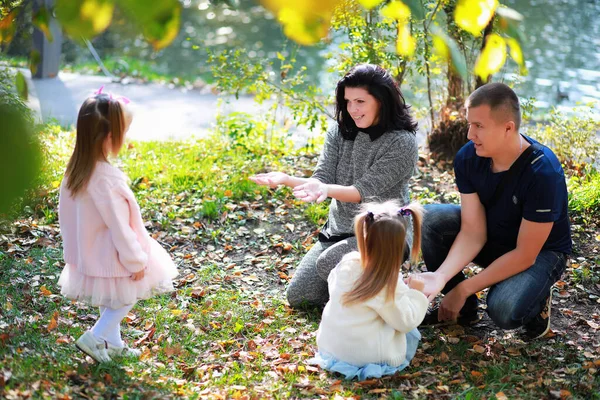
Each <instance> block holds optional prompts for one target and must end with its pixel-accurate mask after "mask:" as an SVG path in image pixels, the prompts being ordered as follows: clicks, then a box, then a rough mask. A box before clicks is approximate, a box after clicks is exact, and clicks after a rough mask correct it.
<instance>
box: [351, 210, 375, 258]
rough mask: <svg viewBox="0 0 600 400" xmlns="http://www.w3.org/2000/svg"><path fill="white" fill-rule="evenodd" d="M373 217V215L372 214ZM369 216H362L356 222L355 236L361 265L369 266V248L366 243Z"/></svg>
mask: <svg viewBox="0 0 600 400" xmlns="http://www.w3.org/2000/svg"><path fill="white" fill-rule="evenodd" d="M371 215H373V213H371ZM366 219H367V214H366V213H365V214H360V215H358V216H357V217H356V218H355V220H354V235H355V237H356V242H357V244H358V252H359V253H360V263H361V265H366V264H367V246H366V243H365V237H366V234H367V223H366V221H365V220H366Z"/></svg>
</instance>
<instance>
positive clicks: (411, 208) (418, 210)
mask: <svg viewBox="0 0 600 400" xmlns="http://www.w3.org/2000/svg"><path fill="white" fill-rule="evenodd" d="M398 215H399V216H401V217H404V216H409V215H410V216H411V217H412V219H413V242H412V248H411V250H410V261H411V263H412V264H416V263H417V261H418V259H419V251H420V250H421V225H422V223H423V206H422V205H420V204H419V203H416V202H413V203H410V204H409V205H408V206H406V207H402V208H400V210H399V211H398Z"/></svg>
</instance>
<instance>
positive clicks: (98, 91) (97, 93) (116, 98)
mask: <svg viewBox="0 0 600 400" xmlns="http://www.w3.org/2000/svg"><path fill="white" fill-rule="evenodd" d="M103 90H104V85H102V86H100V88H99V89H98V90H96V91H95V92H94V94H95V95H99V94H106V95H108V97H110V99H111V100H117V101H122V102H123V103H125V104H129V103H131V100H129V99H128V98H127V97H125V96H119V97H113V95H112V93H102V91H103Z"/></svg>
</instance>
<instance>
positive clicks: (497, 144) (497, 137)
mask: <svg viewBox="0 0 600 400" xmlns="http://www.w3.org/2000/svg"><path fill="white" fill-rule="evenodd" d="M498 119H499V118H497V117H496V118H494V116H493V115H492V111H491V109H490V106H488V105H487V104H483V105H480V106H477V107H470V108H467V122H468V123H469V133H468V134H467V139H469V140H471V141H472V142H473V143H474V144H475V151H476V153H477V155H478V156H480V157H494V156H495V155H497V154H498V153H501V152H502V150H503V148H505V147H506V145H505V140H506V133H507V131H508V130H510V127H509V126H508V125H507V122H500V121H498Z"/></svg>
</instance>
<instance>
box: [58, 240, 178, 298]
mask: <svg viewBox="0 0 600 400" xmlns="http://www.w3.org/2000/svg"><path fill="white" fill-rule="evenodd" d="M150 254H151V256H150V258H149V261H148V266H147V268H146V270H145V274H144V277H143V278H142V279H140V280H138V281H134V280H132V279H131V278H130V277H128V276H126V277H119V278H101V277H96V276H89V275H84V274H82V273H81V272H80V271H79V270H78V268H77V266H76V265H72V264H66V265H65V268H64V269H63V271H62V273H61V274H60V278H59V279H58V284H59V286H60V287H61V290H60V292H61V293H62V294H63V295H64V296H66V297H68V298H70V299H73V300H77V301H82V302H85V303H88V304H90V305H92V306H98V307H99V306H104V307H108V308H113V309H116V308H121V307H123V306H126V305H129V304H134V303H135V302H136V301H138V300H140V299H148V298H150V297H153V296H155V295H157V294H161V293H165V292H171V291H173V279H174V278H175V277H176V276H177V267H176V266H175V264H174V263H173V260H172V259H171V257H170V256H169V254H168V253H167V252H166V251H165V249H163V248H162V247H161V246H160V244H158V243H157V242H156V241H155V240H152V239H151V252H150Z"/></svg>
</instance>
